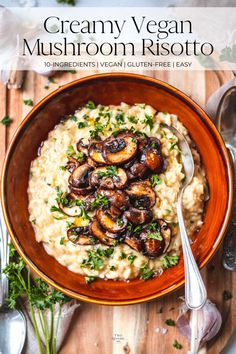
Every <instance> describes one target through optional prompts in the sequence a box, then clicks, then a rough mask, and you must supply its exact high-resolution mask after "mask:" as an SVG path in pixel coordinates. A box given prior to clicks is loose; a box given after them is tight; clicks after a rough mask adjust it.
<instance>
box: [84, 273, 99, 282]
mask: <svg viewBox="0 0 236 354" xmlns="http://www.w3.org/2000/svg"><path fill="white" fill-rule="evenodd" d="M84 279H85V283H86V284H90V283H92V282H93V281H94V280H95V279H96V278H95V277H93V276H91V275H86V277H85V278H84Z"/></svg>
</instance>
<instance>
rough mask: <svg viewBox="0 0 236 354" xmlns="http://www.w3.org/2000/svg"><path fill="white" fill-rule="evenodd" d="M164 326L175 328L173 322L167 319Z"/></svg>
mask: <svg viewBox="0 0 236 354" xmlns="http://www.w3.org/2000/svg"><path fill="white" fill-rule="evenodd" d="M165 324H166V325H167V326H171V327H173V326H175V321H174V320H172V319H171V318H168V319H167V320H165Z"/></svg>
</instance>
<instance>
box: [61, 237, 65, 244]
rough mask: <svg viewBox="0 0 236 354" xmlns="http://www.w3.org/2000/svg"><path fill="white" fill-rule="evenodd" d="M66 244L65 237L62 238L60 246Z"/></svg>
mask: <svg viewBox="0 0 236 354" xmlns="http://www.w3.org/2000/svg"><path fill="white" fill-rule="evenodd" d="M64 242H65V236H63V237H61V239H60V245H64Z"/></svg>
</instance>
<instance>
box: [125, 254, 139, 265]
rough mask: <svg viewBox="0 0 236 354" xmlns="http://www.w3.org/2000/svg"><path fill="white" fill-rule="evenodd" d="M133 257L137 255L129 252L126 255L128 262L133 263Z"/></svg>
mask: <svg viewBox="0 0 236 354" xmlns="http://www.w3.org/2000/svg"><path fill="white" fill-rule="evenodd" d="M135 258H137V256H136V255H135V254H133V253H132V254H130V255H129V256H128V258H127V259H128V261H129V263H130V264H133V263H134V260H135Z"/></svg>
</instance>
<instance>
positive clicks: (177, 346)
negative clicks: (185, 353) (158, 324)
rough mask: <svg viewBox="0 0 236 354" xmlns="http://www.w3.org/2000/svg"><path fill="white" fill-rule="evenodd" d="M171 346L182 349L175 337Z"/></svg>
mask: <svg viewBox="0 0 236 354" xmlns="http://www.w3.org/2000/svg"><path fill="white" fill-rule="evenodd" d="M173 347H174V348H176V349H182V348H183V346H182V344H180V343H179V342H178V341H177V340H176V339H175V341H174V343H173Z"/></svg>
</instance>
